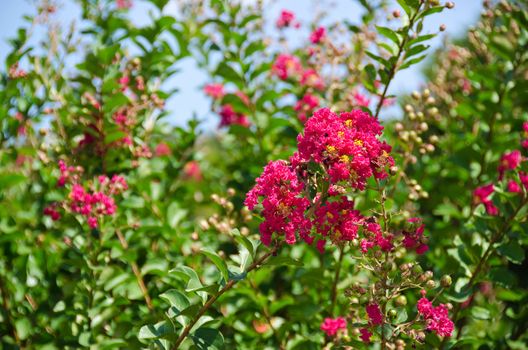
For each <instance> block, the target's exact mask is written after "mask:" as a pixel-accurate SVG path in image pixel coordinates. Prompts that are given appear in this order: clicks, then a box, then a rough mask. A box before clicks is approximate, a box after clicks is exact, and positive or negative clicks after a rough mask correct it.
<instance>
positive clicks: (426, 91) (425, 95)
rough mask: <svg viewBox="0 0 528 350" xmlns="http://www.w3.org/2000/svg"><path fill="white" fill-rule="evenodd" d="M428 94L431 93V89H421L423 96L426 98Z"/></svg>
mask: <svg viewBox="0 0 528 350" xmlns="http://www.w3.org/2000/svg"><path fill="white" fill-rule="evenodd" d="M430 95H431V91H430V90H429V89H425V90H424V91H423V96H424V97H425V98H428V97H429V96H430Z"/></svg>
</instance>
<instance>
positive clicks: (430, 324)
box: [417, 291, 455, 337]
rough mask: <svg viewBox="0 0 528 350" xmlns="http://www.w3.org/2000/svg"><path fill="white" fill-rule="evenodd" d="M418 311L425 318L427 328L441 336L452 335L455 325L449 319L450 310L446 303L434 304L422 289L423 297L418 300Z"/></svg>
mask: <svg viewBox="0 0 528 350" xmlns="http://www.w3.org/2000/svg"><path fill="white" fill-rule="evenodd" d="M417 308H418V313H419V314H420V315H421V316H422V317H423V318H424V320H425V322H426V325H427V329H428V330H430V331H433V332H435V333H436V334H438V335H439V336H441V337H450V336H451V334H452V333H453V329H454V327H455V325H454V324H453V321H451V320H450V319H449V310H448V309H447V306H445V305H444V304H440V305H438V306H433V303H431V301H429V300H428V299H427V298H426V297H425V291H422V298H421V299H420V300H418V304H417Z"/></svg>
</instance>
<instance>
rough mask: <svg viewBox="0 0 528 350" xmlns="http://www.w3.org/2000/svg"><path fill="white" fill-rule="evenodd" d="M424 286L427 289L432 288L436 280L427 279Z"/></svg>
mask: <svg viewBox="0 0 528 350" xmlns="http://www.w3.org/2000/svg"><path fill="white" fill-rule="evenodd" d="M425 287H426V288H428V289H433V288H435V287H436V282H435V281H434V280H429V281H427V283H425Z"/></svg>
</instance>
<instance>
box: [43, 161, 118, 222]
mask: <svg viewBox="0 0 528 350" xmlns="http://www.w3.org/2000/svg"><path fill="white" fill-rule="evenodd" d="M73 169H75V170H76V173H79V172H80V171H81V170H82V169H81V170H79V169H77V168H73ZM59 170H60V171H61V176H60V178H59V182H58V186H59V187H62V186H64V185H65V184H66V183H70V184H71V185H72V186H71V189H70V193H69V194H68V200H67V201H66V202H65V203H61V205H62V206H63V207H65V208H67V209H68V210H70V211H71V212H73V213H76V214H81V215H82V216H84V217H85V218H86V221H87V223H88V225H89V226H90V227H91V228H96V227H97V226H98V222H99V220H98V219H99V218H101V217H103V216H109V215H113V214H115V212H116V210H117V205H116V204H115V201H114V198H113V197H112V196H114V195H119V194H121V193H122V192H123V191H126V190H127V189H128V184H127V182H126V180H125V179H124V178H123V177H122V176H119V175H114V176H112V178H111V179H110V178H108V177H107V176H106V175H101V176H99V178H98V186H96V187H97V190H96V189H94V188H92V189H90V190H87V189H85V188H84V187H83V186H82V185H81V184H79V176H78V174H76V176H71V171H72V167H68V166H67V165H66V164H65V163H64V161H62V160H61V161H59ZM57 207H58V203H54V204H51V205H49V206H47V207H46V208H44V215H47V216H50V217H51V218H52V219H53V220H54V221H56V220H59V219H60V213H59V212H58V211H57V210H56V208H57Z"/></svg>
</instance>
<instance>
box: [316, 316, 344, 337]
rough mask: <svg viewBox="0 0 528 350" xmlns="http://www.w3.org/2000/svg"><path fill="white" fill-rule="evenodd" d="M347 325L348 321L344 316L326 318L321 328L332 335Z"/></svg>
mask: <svg viewBox="0 0 528 350" xmlns="http://www.w3.org/2000/svg"><path fill="white" fill-rule="evenodd" d="M346 327H347V322H346V320H345V319H344V318H343V317H337V318H329V317H327V318H325V319H324V321H323V323H322V324H321V330H322V331H323V332H325V333H326V335H328V336H330V337H332V336H335V335H336V334H337V332H339V331H341V330H345V329H346Z"/></svg>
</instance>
